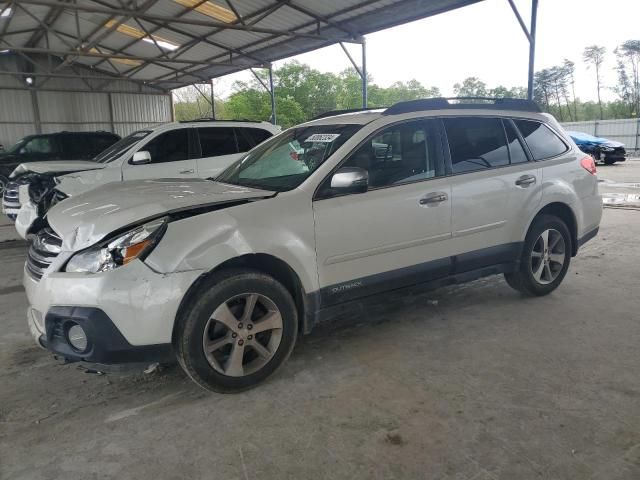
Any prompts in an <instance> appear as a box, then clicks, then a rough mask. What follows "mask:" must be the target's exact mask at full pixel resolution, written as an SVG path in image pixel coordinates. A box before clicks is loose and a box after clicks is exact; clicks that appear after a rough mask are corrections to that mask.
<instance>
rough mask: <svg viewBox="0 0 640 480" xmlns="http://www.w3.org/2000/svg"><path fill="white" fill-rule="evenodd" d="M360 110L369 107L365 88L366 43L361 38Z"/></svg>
mask: <svg viewBox="0 0 640 480" xmlns="http://www.w3.org/2000/svg"><path fill="white" fill-rule="evenodd" d="M361 45H362V73H361V77H362V108H367V107H368V106H369V105H368V103H369V92H368V88H367V42H366V40H365V39H364V37H363V38H362V44H361Z"/></svg>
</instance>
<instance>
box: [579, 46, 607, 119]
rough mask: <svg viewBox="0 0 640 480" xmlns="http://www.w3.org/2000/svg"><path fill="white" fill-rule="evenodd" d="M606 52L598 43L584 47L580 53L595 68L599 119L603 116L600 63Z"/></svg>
mask: <svg viewBox="0 0 640 480" xmlns="http://www.w3.org/2000/svg"><path fill="white" fill-rule="evenodd" d="M605 53H606V49H605V48H604V47H600V46H598V45H591V46H590V47H587V48H585V49H584V52H583V54H582V58H583V59H584V62H585V63H586V64H587V67H588V66H589V65H593V66H594V67H595V69H596V89H597V92H598V108H599V109H600V120H602V119H603V118H604V114H603V110H602V100H601V98H600V88H601V82H600V68H601V67H602V63H603V62H604V54H605Z"/></svg>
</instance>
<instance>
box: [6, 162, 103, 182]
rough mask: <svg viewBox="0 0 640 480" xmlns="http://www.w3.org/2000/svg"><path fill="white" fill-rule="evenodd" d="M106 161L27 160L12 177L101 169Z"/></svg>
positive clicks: (16, 169)
mask: <svg viewBox="0 0 640 480" xmlns="http://www.w3.org/2000/svg"><path fill="white" fill-rule="evenodd" d="M106 165H107V164H106V163H96V162H91V161H88V160H52V161H50V162H27V163H21V164H20V165H18V166H17V167H16V168H15V170H14V171H13V172H12V173H11V178H14V177H17V176H18V175H22V174H24V173H29V172H33V173H72V172H81V171H84V170H99V169H101V168H104V167H105V166H106Z"/></svg>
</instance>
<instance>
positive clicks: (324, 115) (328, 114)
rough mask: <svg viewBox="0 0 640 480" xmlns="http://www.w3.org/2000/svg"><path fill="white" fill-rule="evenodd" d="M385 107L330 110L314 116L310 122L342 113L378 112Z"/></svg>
mask: <svg viewBox="0 0 640 480" xmlns="http://www.w3.org/2000/svg"><path fill="white" fill-rule="evenodd" d="M381 108H385V107H370V108H346V109H344V110H330V111H328V112H324V113H321V114H319V115H316V116H315V117H313V118H312V119H311V120H319V119H321V118H326V117H333V116H335V115H342V114H343V113H357V112H369V111H371V110H380V109H381Z"/></svg>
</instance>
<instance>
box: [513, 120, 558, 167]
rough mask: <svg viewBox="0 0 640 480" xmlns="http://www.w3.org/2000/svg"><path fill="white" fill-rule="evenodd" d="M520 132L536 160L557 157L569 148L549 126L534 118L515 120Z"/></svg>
mask: <svg viewBox="0 0 640 480" xmlns="http://www.w3.org/2000/svg"><path fill="white" fill-rule="evenodd" d="M515 122H516V125H517V127H518V129H519V130H520V133H521V134H522V136H523V137H524V140H525V142H527V145H528V146H529V150H531V155H533V158H535V159H536V160H542V159H544V158H549V157H555V156H556V155H560V154H561V153H564V152H566V151H567V150H568V149H569V148H568V147H567V146H566V145H565V143H564V142H563V141H562V140H560V138H558V136H557V135H556V134H555V133H553V132H552V131H551V130H550V129H549V127H547V126H546V125H543V124H542V123H540V122H534V121H532V120H515Z"/></svg>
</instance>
